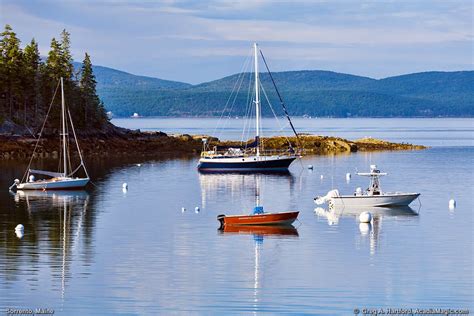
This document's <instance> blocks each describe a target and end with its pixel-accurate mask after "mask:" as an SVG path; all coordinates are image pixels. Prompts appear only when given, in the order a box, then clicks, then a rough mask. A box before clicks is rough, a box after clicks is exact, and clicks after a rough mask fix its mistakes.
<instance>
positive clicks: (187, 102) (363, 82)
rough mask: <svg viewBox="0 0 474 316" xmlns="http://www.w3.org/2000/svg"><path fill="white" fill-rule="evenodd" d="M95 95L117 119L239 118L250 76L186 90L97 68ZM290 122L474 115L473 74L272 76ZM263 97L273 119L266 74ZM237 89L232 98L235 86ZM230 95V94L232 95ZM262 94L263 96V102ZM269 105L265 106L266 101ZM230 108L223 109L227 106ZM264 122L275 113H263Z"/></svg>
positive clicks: (302, 73) (276, 109)
mask: <svg viewBox="0 0 474 316" xmlns="http://www.w3.org/2000/svg"><path fill="white" fill-rule="evenodd" d="M94 73H95V76H96V79H97V92H98V94H99V96H100V98H101V99H102V100H103V102H104V104H105V106H106V109H107V111H111V112H112V113H113V114H114V116H115V117H128V116H131V115H132V114H133V113H135V112H136V113H139V114H140V115H142V116H220V115H222V113H223V110H224V109H226V111H225V112H224V114H225V115H231V116H242V115H245V114H246V113H247V110H248V108H247V105H248V104H249V100H251V99H248V98H249V94H252V93H253V92H252V91H250V90H249V87H250V89H251V88H252V83H251V80H252V75H251V74H250V73H245V74H235V75H231V76H228V77H224V78H221V79H218V80H214V81H211V82H206V83H202V84H197V85H191V84H188V83H184V82H177V81H169V80H163V79H158V78H152V77H145V76H136V75H132V74H130V73H127V72H123V71H119V70H115V69H112V68H107V67H102V66H94ZM273 77H274V79H275V82H276V84H277V86H278V89H279V91H280V93H281V95H282V97H283V100H284V102H285V104H286V106H287V108H288V112H289V113H290V115H297V116H302V115H308V116H325V117H438V116H461V117H472V116H474V71H453V72H439V71H430V72H422V73H413V74H407V75H401V76H394V77H388V78H384V79H373V78H369V77H362V76H355V75H349V74H343V73H336V72H331V71H321V70H303V71H284V72H275V73H273ZM260 79H261V82H262V86H263V90H264V91H265V93H266V95H267V97H268V100H269V101H270V103H271V104H272V107H273V110H274V112H276V114H277V115H280V114H281V113H282V110H281V107H280V105H279V103H280V102H279V100H278V98H277V95H276V93H275V90H274V88H273V85H272V84H271V81H270V78H269V76H268V74H267V73H261V75H260ZM236 86H240V87H241V89H240V90H239V91H238V92H236V91H235V87H236ZM233 91H234V93H232V92H233ZM264 98H265V94H262V99H264ZM264 103H266V102H264ZM226 104H227V106H226ZM262 112H263V115H264V116H270V115H272V109H271V108H270V107H268V106H266V107H265V106H263V107H262Z"/></svg>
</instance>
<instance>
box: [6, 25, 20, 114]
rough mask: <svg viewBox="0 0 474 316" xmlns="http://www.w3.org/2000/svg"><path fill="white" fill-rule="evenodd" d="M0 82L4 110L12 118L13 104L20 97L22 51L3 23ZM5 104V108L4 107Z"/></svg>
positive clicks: (7, 26) (13, 33)
mask: <svg viewBox="0 0 474 316" xmlns="http://www.w3.org/2000/svg"><path fill="white" fill-rule="evenodd" d="M0 36H1V39H0V55H1V57H0V65H1V66H0V68H1V70H0V75H1V78H0V80H1V81H0V83H1V86H2V87H4V88H3V89H5V91H3V92H4V93H5V98H6V104H5V105H4V112H6V111H7V112H8V115H9V117H10V118H11V119H13V118H14V106H15V103H17V104H18V102H16V101H17V100H19V99H21V94H22V89H21V83H22V81H21V72H22V67H23V52H22V50H21V48H20V40H19V39H18V38H17V37H16V34H15V32H13V29H12V27H11V26H10V25H8V24H7V25H5V30H4V31H3V32H2V33H0ZM5 106H6V108H7V109H5ZM5 110H6V111H5Z"/></svg>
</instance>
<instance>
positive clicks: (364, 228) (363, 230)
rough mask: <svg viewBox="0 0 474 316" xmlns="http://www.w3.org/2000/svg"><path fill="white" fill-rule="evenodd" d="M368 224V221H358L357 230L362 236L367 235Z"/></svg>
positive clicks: (368, 230)
mask: <svg viewBox="0 0 474 316" xmlns="http://www.w3.org/2000/svg"><path fill="white" fill-rule="evenodd" d="M370 228H371V227H370V224H369V223H360V224H359V231H360V233H361V235H362V236H365V235H367V234H368V233H369V232H370Z"/></svg>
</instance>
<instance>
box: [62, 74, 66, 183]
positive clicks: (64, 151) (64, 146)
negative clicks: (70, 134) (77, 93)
mask: <svg viewBox="0 0 474 316" xmlns="http://www.w3.org/2000/svg"><path fill="white" fill-rule="evenodd" d="M61 120H62V125H63V133H62V134H63V159H64V165H63V166H64V169H63V171H64V176H65V177H66V176H67V159H66V106H65V104H64V85H63V77H61Z"/></svg>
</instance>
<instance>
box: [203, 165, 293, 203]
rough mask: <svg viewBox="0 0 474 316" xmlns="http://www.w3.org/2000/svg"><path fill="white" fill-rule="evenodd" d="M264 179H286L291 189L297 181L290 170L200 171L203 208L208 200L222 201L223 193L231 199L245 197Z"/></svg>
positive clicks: (282, 180)
mask: <svg viewBox="0 0 474 316" xmlns="http://www.w3.org/2000/svg"><path fill="white" fill-rule="evenodd" d="M262 180H263V181H266V180H270V181H271V180H277V181H278V183H282V182H283V183H284V182H285V181H286V182H288V183H289V186H290V187H289V189H290V191H292V190H293V186H294V183H295V179H294V177H293V175H292V174H291V173H290V172H288V171H286V172H272V173H263V172H260V173H248V172H232V173H228V172H227V173H215V172H213V173H206V172H199V184H200V187H201V205H202V207H203V208H206V206H207V204H208V201H220V200H221V195H222V194H223V193H225V194H227V195H229V196H230V198H231V199H234V198H235V199H245V198H246V197H248V196H249V195H252V194H253V193H254V192H255V191H256V190H257V189H258V188H257V186H258V185H259V182H261V181H262ZM290 193H291V192H290Z"/></svg>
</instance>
